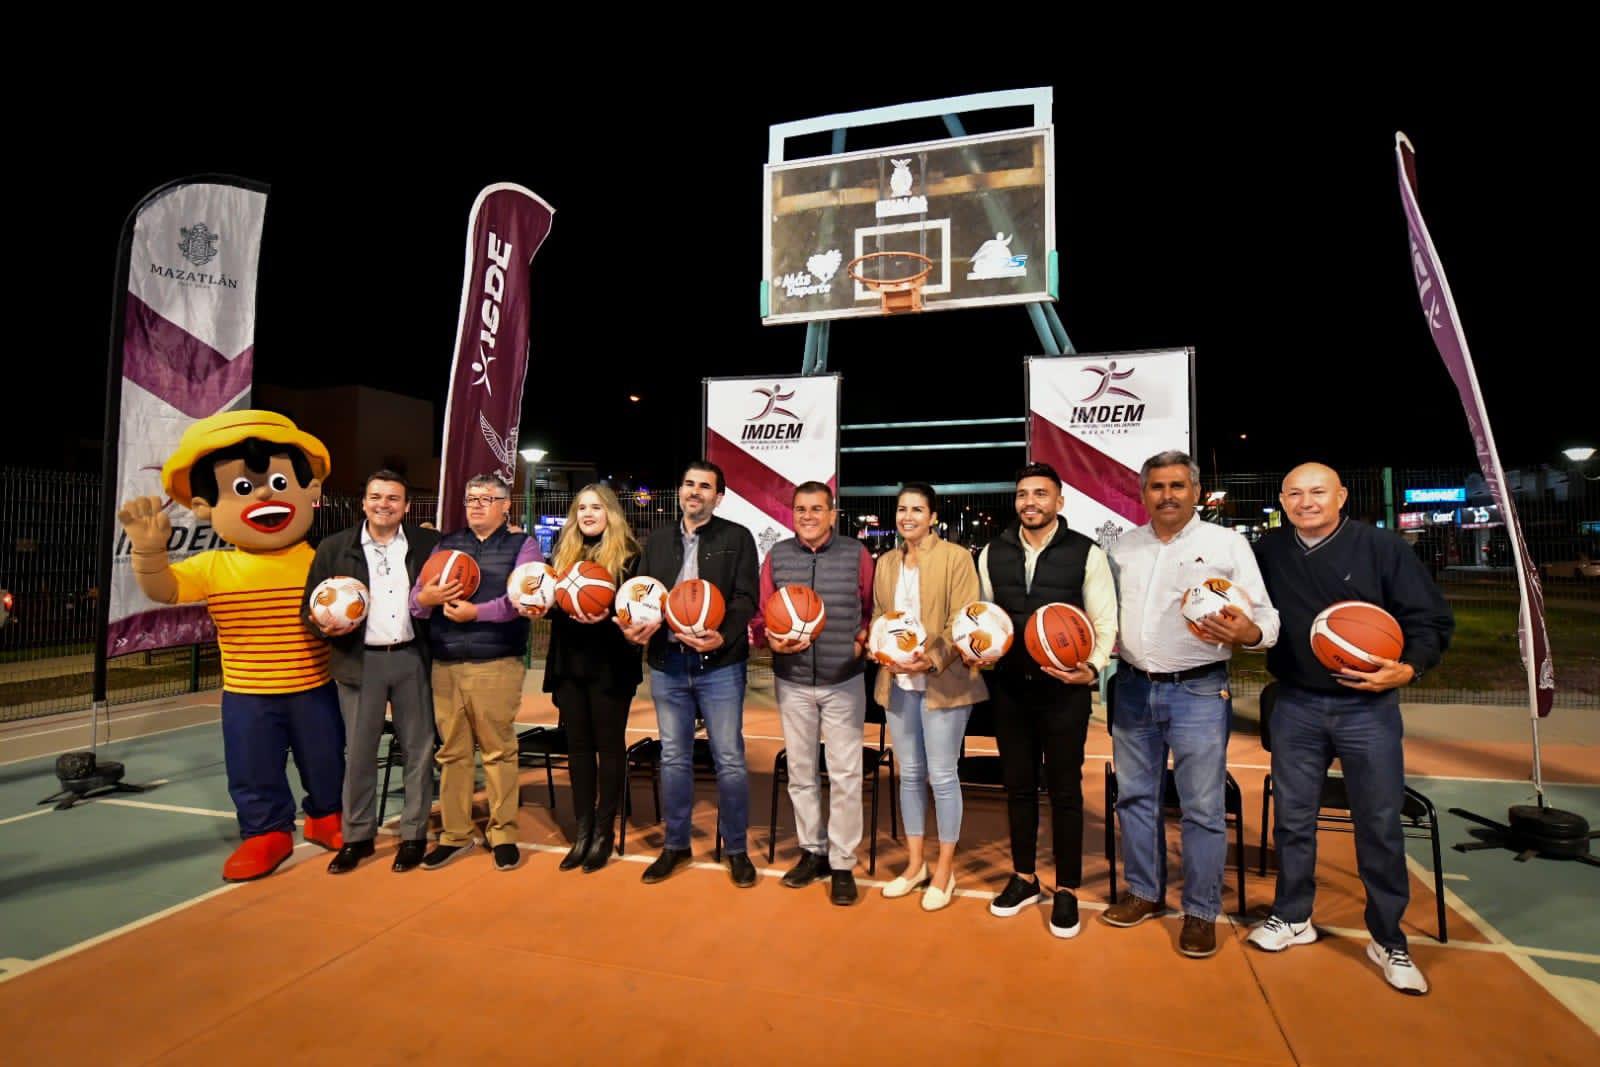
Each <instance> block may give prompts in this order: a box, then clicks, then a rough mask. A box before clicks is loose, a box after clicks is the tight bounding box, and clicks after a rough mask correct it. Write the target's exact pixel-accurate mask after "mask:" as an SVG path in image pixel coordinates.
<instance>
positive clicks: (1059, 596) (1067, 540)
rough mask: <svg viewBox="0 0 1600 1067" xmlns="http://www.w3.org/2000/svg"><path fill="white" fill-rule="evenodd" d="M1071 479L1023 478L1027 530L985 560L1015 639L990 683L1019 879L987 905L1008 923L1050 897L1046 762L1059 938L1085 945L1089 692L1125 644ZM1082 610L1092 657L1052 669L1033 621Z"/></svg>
mask: <svg viewBox="0 0 1600 1067" xmlns="http://www.w3.org/2000/svg"><path fill="white" fill-rule="evenodd" d="M1062 503H1063V499H1062V495H1061V476H1060V475H1059V474H1057V473H1056V472H1055V469H1054V468H1053V467H1051V466H1050V465H1049V464H1047V463H1030V464H1029V465H1028V466H1026V467H1024V468H1022V470H1020V471H1018V472H1017V492H1016V509H1017V524H1016V525H1015V526H1010V527H1007V528H1006V529H1005V530H1004V531H1003V532H1001V534H1000V536H998V537H996V538H995V539H994V540H993V541H990V542H989V543H988V544H987V545H985V546H984V548H983V552H982V553H981V554H980V555H979V556H978V583H979V585H980V586H981V587H982V590H983V599H985V600H988V601H991V602H993V603H995V604H998V605H999V606H1000V607H1001V608H1003V609H1004V610H1005V611H1006V613H1007V614H1009V615H1010V616H1011V623H1012V625H1013V626H1014V627H1015V628H1016V639H1015V640H1014V641H1013V642H1012V644H1011V650H1010V651H1009V652H1007V653H1006V655H1005V656H1004V657H1003V658H1002V659H1001V660H1000V662H999V664H997V665H996V667H995V669H994V671H993V672H992V673H991V675H990V678H989V696H990V700H991V702H992V706H993V708H994V722H995V741H996V742H997V743H998V744H999V748H1000V768H1001V773H1002V774H1003V775H1004V777H1005V784H1006V803H1007V807H1008V810H1009V815H1010V821H1011V864H1012V868H1013V871H1014V873H1013V874H1012V876H1011V879H1010V881H1009V882H1007V883H1006V887H1005V889H1004V890H1002V891H1001V893H1000V895H999V896H998V897H996V898H995V899H994V901H993V902H992V903H990V905H989V911H990V912H991V913H993V914H994V915H998V916H1000V917H1002V918H1007V917H1010V916H1013V915H1016V914H1018V913H1019V912H1021V911H1022V910H1023V909H1024V908H1026V907H1028V906H1030V905H1032V904H1034V903H1036V902H1038V901H1039V900H1040V899H1041V898H1042V897H1043V895H1044V894H1043V891H1042V890H1041V889H1040V886H1039V879H1038V876H1037V875H1036V874H1035V873H1034V861H1035V858H1036V857H1035V853H1036V852H1037V850H1038V840H1039V761H1040V757H1041V756H1042V757H1043V759H1044V768H1045V781H1046V783H1047V784H1048V786H1049V789H1050V825H1051V839H1052V843H1053V845H1054V851H1055V861H1056V890H1055V900H1054V903H1053V905H1052V909H1051V915H1050V932H1051V933H1052V934H1054V935H1055V936H1057V937H1076V936H1077V935H1078V931H1079V929H1080V928H1081V927H1080V924H1079V922H1078V898H1077V897H1076V896H1075V895H1074V894H1073V892H1072V891H1073V890H1075V889H1077V888H1078V886H1079V884H1080V883H1081V881H1082V879H1083V746H1084V742H1085V740H1086V739H1087V737H1088V732H1089V713H1090V699H1089V694H1090V691H1091V688H1092V687H1093V686H1094V684H1095V680H1096V679H1097V678H1099V676H1100V672H1101V671H1102V670H1104V669H1105V666H1106V663H1107V662H1108V661H1109V660H1110V657H1111V646H1112V644H1114V643H1115V641H1116V638H1117V591H1116V586H1115V584H1114V583H1113V581H1112V578H1111V566H1110V564H1109V562H1108V561H1107V560H1106V554H1105V552H1103V551H1102V550H1101V549H1100V546H1099V545H1097V544H1095V543H1094V542H1093V541H1091V540H1089V539H1088V538H1087V537H1085V536H1084V535H1083V534H1081V533H1078V532H1077V531H1075V530H1071V529H1068V528H1067V523H1066V520H1065V519H1062V518H1060V517H1059V512H1060V511H1061V506H1062ZM1058 601H1059V602H1062V603H1066V604H1072V605H1073V606H1075V607H1078V608H1081V609H1082V610H1083V611H1084V612H1085V613H1086V614H1087V615H1088V616H1089V621H1090V622H1091V623H1092V624H1093V625H1094V631H1095V637H1094V651H1093V652H1092V653H1090V655H1089V658H1088V659H1087V660H1085V661H1084V662H1083V663H1082V664H1080V665H1079V666H1077V667H1074V668H1073V669H1072V670H1070V671H1062V670H1057V669H1056V668H1054V667H1042V666H1040V665H1039V664H1037V663H1035V662H1034V660H1033V657H1032V656H1030V655H1028V653H1027V650H1026V649H1025V648H1024V642H1023V640H1022V635H1023V632H1024V628H1025V627H1026V626H1027V623H1028V620H1029V618H1030V617H1031V616H1032V615H1033V613H1034V612H1035V611H1036V610H1038V609H1039V608H1041V607H1043V606H1044V605H1045V604H1050V603H1054V602H1058Z"/></svg>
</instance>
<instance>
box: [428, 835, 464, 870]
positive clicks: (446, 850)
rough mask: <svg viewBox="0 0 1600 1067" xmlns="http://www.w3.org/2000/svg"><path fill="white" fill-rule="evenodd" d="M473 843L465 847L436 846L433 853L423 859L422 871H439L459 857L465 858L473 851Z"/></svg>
mask: <svg viewBox="0 0 1600 1067" xmlns="http://www.w3.org/2000/svg"><path fill="white" fill-rule="evenodd" d="M472 846H473V842H471V841H468V842H467V843H466V844H464V845H434V846H433V851H432V852H430V853H428V854H427V855H426V856H424V857H422V869H423V870H425V871H437V870H438V869H439V868H440V867H443V866H444V865H445V864H447V863H449V862H450V861H451V860H453V859H456V858H457V857H459V856H465V855H466V854H467V853H468V852H471V851H472Z"/></svg>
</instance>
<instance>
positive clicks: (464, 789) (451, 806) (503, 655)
mask: <svg viewBox="0 0 1600 1067" xmlns="http://www.w3.org/2000/svg"><path fill="white" fill-rule="evenodd" d="M466 505H467V527H466V529H464V530H456V531H454V532H453V533H448V534H446V535H445V536H443V537H442V538H440V539H439V549H438V550H439V551H440V552H462V553H465V554H466V555H469V556H471V557H472V558H473V559H474V560H476V561H477V563H478V573H479V575H480V576H481V577H480V580H479V582H478V589H477V591H476V592H474V593H473V594H472V595H471V596H470V597H468V596H463V595H462V590H461V585H460V583H459V582H450V583H448V584H440V583H439V582H437V581H436V582H434V583H432V584H429V585H424V584H423V583H422V580H421V578H420V577H419V578H418V579H417V584H416V585H414V586H413V587H412V589H411V614H412V615H414V616H415V617H417V618H419V619H428V620H429V625H428V640H429V643H430V644H431V645H432V650H433V717H434V722H435V724H436V725H437V726H438V727H439V736H440V738H441V739H442V740H443V744H442V745H440V747H439V756H438V760H439V816H440V818H441V819H442V820H443V822H444V831H443V832H442V833H441V834H440V835H439V843H438V844H437V845H435V846H434V848H433V851H431V852H429V853H428V854H427V855H426V856H424V857H423V859H422V869H423V870H425V871H433V870H438V869H439V868H440V867H443V866H444V865H445V864H447V863H449V862H450V861H451V860H453V859H456V858H457V857H459V856H461V855H463V854H464V853H467V852H470V851H471V850H472V846H473V840H474V839H473V834H472V829H473V827H472V794H473V786H474V775H473V768H472V749H473V745H474V744H476V745H477V747H478V749H479V750H480V751H481V752H482V753H483V777H484V781H485V785H486V787H487V790H488V794H489V827H488V835H487V836H488V839H489V846H490V848H491V849H492V850H493V852H494V865H495V868H496V869H497V870H502V871H509V870H513V869H515V868H516V866H517V863H518V860H519V858H520V856H521V853H520V852H519V851H518V849H517V807H518V794H517V733H516V730H515V729H514V724H515V722H516V718H517V709H518V708H519V707H521V705H522V674H523V667H522V656H523V652H524V651H525V650H526V649H527V647H528V620H527V619H525V618H523V617H522V616H521V615H520V614H518V612H517V609H516V608H515V607H513V606H512V604H511V598H510V597H509V596H507V595H506V581H507V579H509V578H510V577H511V572H512V571H513V570H515V569H516V568H517V567H519V566H521V565H522V564H524V563H530V562H534V561H538V560H542V559H543V558H544V557H543V556H542V555H541V554H540V552H539V542H538V541H537V540H536V539H535V538H532V537H529V536H528V535H527V534H525V533H512V532H511V531H510V530H509V529H507V527H506V517H507V516H508V515H509V514H510V512H511V492H510V490H509V489H508V488H507V487H506V484H505V483H504V482H502V481H500V479H498V478H496V477H495V476H494V475H492V474H480V475H478V476H476V477H475V478H473V479H472V480H471V481H469V482H468V483H467V491H466Z"/></svg>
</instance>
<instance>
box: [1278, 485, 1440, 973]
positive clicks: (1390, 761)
mask: <svg viewBox="0 0 1600 1067" xmlns="http://www.w3.org/2000/svg"><path fill="white" fill-rule="evenodd" d="M1348 496H1349V493H1348V492H1347V491H1346V489H1345V487H1344V485H1343V484H1342V483H1341V481H1340V479H1339V473H1338V472H1337V471H1335V470H1334V469H1333V468H1331V467H1327V466H1324V465H1323V464H1321V463H1303V464H1301V465H1300V466H1298V467H1296V468H1295V469H1294V470H1292V471H1290V472H1289V474H1288V476H1287V477H1285V478H1284V480H1283V489H1282V491H1281V492H1280V493H1279V495H1278V500H1279V502H1280V503H1281V504H1282V505H1283V512H1284V514H1285V515H1287V516H1288V518H1289V524H1290V526H1289V528H1287V529H1277V530H1270V531H1268V532H1267V534H1266V536H1264V537H1262V538H1261V540H1260V541H1258V542H1257V543H1256V558H1257V559H1258V560H1259V561H1260V563H1261V576H1262V578H1263V579H1264V580H1265V581H1266V583H1267V593H1268V594H1269V595H1270V596H1271V597H1272V602H1273V604H1274V605H1275V606H1276V607H1277V609H1278V616H1279V618H1280V619H1281V620H1282V625H1283V628H1282V638H1281V639H1280V640H1279V641H1278V643H1277V644H1276V645H1275V646H1274V647H1273V649H1272V651H1270V652H1268V653H1267V670H1269V671H1271V672H1272V676H1273V677H1274V678H1276V679H1277V680H1278V702H1277V707H1276V710H1275V712H1274V713H1273V718H1272V792H1273V795H1274V798H1275V799H1276V801H1277V807H1276V808H1275V809H1274V811H1273V816H1274V820H1273V821H1274V825H1273V841H1274V842H1275V843H1276V845H1277V848H1278V889H1277V894H1276V896H1275V898H1274V899H1273V902H1272V916H1271V918H1269V919H1267V921H1266V922H1264V923H1261V924H1260V925H1258V926H1256V927H1255V928H1254V929H1253V930H1251V931H1250V935H1249V937H1248V940H1249V942H1250V943H1251V944H1252V945H1254V946H1255V947H1256V948H1259V949H1262V950H1264V951H1267V952H1282V951H1283V950H1284V949H1287V948H1291V947H1293V946H1295V945H1308V944H1310V943H1311V942H1313V941H1315V940H1316V939H1317V928H1316V927H1315V926H1313V925H1311V905H1312V901H1313V899H1314V897H1315V895H1316V890H1317V878H1316V875H1317V809H1318V807H1319V806H1320V804H1321V797H1322V783H1323V780H1324V779H1325V778H1326V777H1327V773H1328V765H1329V763H1330V762H1331V761H1332V760H1333V759H1335V758H1337V759H1338V760H1339V768H1340V770H1341V771H1343V773H1344V783H1345V789H1346V791H1347V792H1348V793H1349V797H1350V816H1351V820H1352V822H1353V823H1354V824H1355V837H1356V869H1357V871H1359V872H1360V875H1361V884H1362V886H1363V887H1364V888H1365V889H1366V891H1367V914H1366V919H1367V931H1368V933H1370V934H1371V935H1372V940H1371V941H1370V942H1368V943H1367V958H1368V959H1369V960H1371V961H1372V963H1373V964H1374V965H1375V966H1376V967H1377V968H1378V969H1379V970H1381V971H1382V972H1383V977H1384V980H1385V981H1387V982H1388V983H1389V984H1390V985H1391V986H1393V987H1394V988H1395V989H1398V990H1399V991H1400V992H1402V993H1408V994H1410V995H1412V996H1421V995H1422V994H1424V993H1426V992H1427V991H1428V982H1427V979H1425V978H1424V977H1423V976H1422V971H1421V970H1420V969H1419V968H1418V967H1417V965H1416V963H1415V962H1414V961H1413V960H1412V959H1411V955H1410V953H1409V952H1407V950H1406V935H1405V934H1404V933H1403V932H1402V931H1401V929H1400V917H1401V916H1402V915H1404V914H1405V910H1406V903H1407V902H1408V901H1409V900H1410V899H1411V876H1410V874H1409V872H1408V871H1407V870H1406V842H1405V836H1404V833H1403V828H1402V826H1401V824H1400V811H1401V808H1402V806H1403V805H1404V803H1405V785H1406V780H1405V750H1404V746H1403V745H1402V743H1401V735H1402V733H1403V732H1404V731H1403V728H1402V726H1401V720H1400V694H1399V688H1400V687H1401V686H1406V685H1410V684H1411V683H1412V682H1415V681H1416V680H1417V679H1418V678H1420V677H1422V672H1423V671H1426V670H1431V669H1432V668H1433V667H1434V666H1436V665H1437V664H1438V662H1439V660H1440V659H1441V658H1442V657H1443V655H1444V650H1445V648H1446V646H1448V645H1449V643H1450V636H1451V634H1452V633H1453V632H1454V630H1455V619H1454V617H1453V616H1452V615H1451V614H1450V605H1449V604H1447V603H1446V602H1445V599H1444V595H1443V594H1442V593H1440V592H1439V587H1438V586H1436V585H1434V584H1433V579H1432V578H1430V577H1429V576H1428V571H1427V568H1425V567H1424V566H1423V565H1422V562H1421V561H1420V560H1418V559H1417V557H1416V554H1415V553H1413V552H1412V551H1411V548H1410V546H1408V545H1407V544H1406V543H1405V541H1403V540H1401V539H1400V537H1398V536H1397V535H1395V534H1393V533H1390V532H1389V531H1387V530H1379V529H1375V528H1373V527H1371V526H1368V525H1367V524H1366V523H1364V522H1357V521H1356V520H1354V519H1350V518H1345V517H1343V516H1341V515H1340V513H1339V509H1340V508H1342V507H1343V506H1344V503H1345V500H1346V498H1347V497H1348ZM1341 600H1362V601H1366V602H1367V603H1369V604H1376V605H1377V606H1378V607H1380V608H1383V609H1384V610H1385V611H1387V612H1388V613H1389V614H1391V615H1393V616H1394V617H1395V621H1397V622H1398V623H1399V624H1400V632H1401V633H1402V634H1403V635H1404V636H1405V648H1404V650H1403V651H1402V652H1401V654H1400V655H1401V658H1400V659H1398V660H1388V659H1379V660H1378V663H1379V666H1378V668H1377V669H1376V670H1374V671H1371V672H1368V673H1357V672H1355V671H1340V672H1337V673H1331V672H1329V670H1328V669H1327V668H1326V667H1324V666H1323V665H1322V664H1321V663H1320V662H1319V661H1318V660H1317V658H1316V656H1315V655H1314V654H1313V653H1312V651H1311V624H1312V622H1313V620H1315V619H1316V617H1317V615H1318V614H1320V613H1321V612H1322V611H1323V610H1324V609H1325V608H1327V607H1328V606H1329V605H1331V604H1334V603H1337V602H1338V601H1341Z"/></svg>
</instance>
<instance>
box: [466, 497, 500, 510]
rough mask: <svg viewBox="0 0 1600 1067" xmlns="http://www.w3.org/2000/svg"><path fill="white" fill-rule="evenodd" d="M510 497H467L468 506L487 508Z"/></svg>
mask: <svg viewBox="0 0 1600 1067" xmlns="http://www.w3.org/2000/svg"><path fill="white" fill-rule="evenodd" d="M510 499H511V498H510V497H508V496H469V497H467V507H469V508H486V507H488V506H489V505H490V504H498V503H500V502H501V501H502V500H510Z"/></svg>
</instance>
